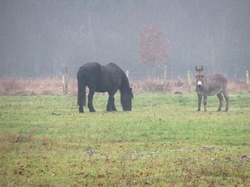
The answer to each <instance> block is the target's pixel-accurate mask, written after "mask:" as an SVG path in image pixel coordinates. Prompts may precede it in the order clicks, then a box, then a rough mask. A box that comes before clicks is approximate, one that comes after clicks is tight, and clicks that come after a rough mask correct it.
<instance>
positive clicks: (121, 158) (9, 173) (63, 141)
mask: <svg viewBox="0 0 250 187" xmlns="http://www.w3.org/2000/svg"><path fill="white" fill-rule="evenodd" d="M230 101H231V103H230V110H229V112H227V113H225V112H216V110H217V106H218V101H217V98H216V97H208V106H207V109H208V112H206V113H204V112H196V110H197V97H196V95H195V94H190V95H163V94H141V95H135V98H134V100H133V110H132V111H131V112H122V109H121V105H120V104H119V97H118V96H116V103H117V104H116V105H117V109H118V110H119V111H118V112H110V113H107V112H105V108H106V102H107V96H106V95H96V96H95V99H94V106H95V109H96V110H97V112H96V113H90V112H88V110H87V109H85V113H84V114H79V113H78V107H77V106H76V98H75V97H68V96H39V97H38V96H31V97H27V96H15V97H14V96H1V97H0V186H249V185H250V178H249V177H250V158H249V157H250V120H249V119H250V118H249V115H250V104H249V101H250V94H232V95H230ZM248 156H249V157H248Z"/></svg>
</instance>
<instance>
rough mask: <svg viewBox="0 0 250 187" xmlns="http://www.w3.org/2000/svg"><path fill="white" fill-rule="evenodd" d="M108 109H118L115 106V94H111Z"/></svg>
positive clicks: (109, 110)
mask: <svg viewBox="0 0 250 187" xmlns="http://www.w3.org/2000/svg"><path fill="white" fill-rule="evenodd" d="M107 111H108V112H111V111H116V108H115V98H114V95H113V94H109V99H108V104H107Z"/></svg>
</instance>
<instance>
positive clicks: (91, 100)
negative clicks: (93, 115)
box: [88, 88, 95, 112]
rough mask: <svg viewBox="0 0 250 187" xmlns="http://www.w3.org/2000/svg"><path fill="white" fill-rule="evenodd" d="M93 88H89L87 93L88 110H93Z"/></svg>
mask: <svg viewBox="0 0 250 187" xmlns="http://www.w3.org/2000/svg"><path fill="white" fill-rule="evenodd" d="M94 93H95V89H93V88H89V95H88V108H89V111H90V112H95V109H94V107H93V97H94Z"/></svg>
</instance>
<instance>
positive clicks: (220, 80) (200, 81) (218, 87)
mask: <svg viewBox="0 0 250 187" xmlns="http://www.w3.org/2000/svg"><path fill="white" fill-rule="evenodd" d="M195 71H196V92H197V95H198V111H200V108H201V100H202V97H204V99H203V104H204V111H205V112H206V111H207V107H206V106H207V96H213V95H217V97H218V99H219V101H220V104H219V107H218V110H217V111H220V110H221V107H222V103H223V96H224V97H225V100H226V109H225V112H227V111H228V110H229V97H228V92H227V82H228V80H227V78H226V76H225V75H223V74H214V75H210V76H207V77H205V76H204V73H203V66H201V68H198V67H197V66H196V67H195ZM222 95H223V96H222Z"/></svg>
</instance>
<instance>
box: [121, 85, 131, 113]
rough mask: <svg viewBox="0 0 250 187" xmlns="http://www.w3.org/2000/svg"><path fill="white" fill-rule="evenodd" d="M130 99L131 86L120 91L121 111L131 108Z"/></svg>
mask: <svg viewBox="0 0 250 187" xmlns="http://www.w3.org/2000/svg"><path fill="white" fill-rule="evenodd" d="M132 99H133V93H132V88H129V89H128V90H126V91H122V92H121V103H122V108H123V111H131V110H132Z"/></svg>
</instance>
